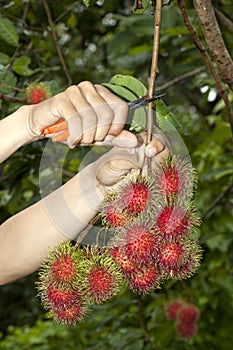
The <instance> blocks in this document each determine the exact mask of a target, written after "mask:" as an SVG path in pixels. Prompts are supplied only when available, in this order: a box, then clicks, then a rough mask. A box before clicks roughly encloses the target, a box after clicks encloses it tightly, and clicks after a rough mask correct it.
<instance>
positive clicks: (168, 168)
mask: <svg viewBox="0 0 233 350" xmlns="http://www.w3.org/2000/svg"><path fill="white" fill-rule="evenodd" d="M155 183H156V186H157V187H158V189H159V191H160V192H163V193H164V194H165V197H166V199H167V200H170V199H172V200H174V198H180V199H181V198H182V200H183V201H184V200H185V201H187V200H188V201H190V199H191V197H192V192H193V187H194V183H195V177H194V169H193V167H192V165H191V163H190V161H189V160H182V159H181V158H179V157H177V156H171V155H169V156H168V158H167V159H166V160H165V161H164V162H163V163H162V165H161V166H160V168H158V170H157V171H156V174H155Z"/></svg>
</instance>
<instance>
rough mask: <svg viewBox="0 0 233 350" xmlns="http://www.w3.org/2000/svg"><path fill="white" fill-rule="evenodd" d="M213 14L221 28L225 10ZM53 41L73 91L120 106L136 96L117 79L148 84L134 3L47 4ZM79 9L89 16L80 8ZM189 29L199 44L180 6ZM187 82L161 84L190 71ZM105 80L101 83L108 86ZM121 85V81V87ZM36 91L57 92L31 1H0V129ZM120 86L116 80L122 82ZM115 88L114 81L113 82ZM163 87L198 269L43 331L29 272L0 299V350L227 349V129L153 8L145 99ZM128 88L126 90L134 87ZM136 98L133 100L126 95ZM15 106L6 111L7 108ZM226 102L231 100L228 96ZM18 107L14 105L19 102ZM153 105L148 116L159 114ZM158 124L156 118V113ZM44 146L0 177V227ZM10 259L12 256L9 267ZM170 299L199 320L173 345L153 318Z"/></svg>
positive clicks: (231, 172) (145, 37) (169, 20)
mask: <svg viewBox="0 0 233 350" xmlns="http://www.w3.org/2000/svg"><path fill="white" fill-rule="evenodd" d="M212 3H213V5H214V6H215V7H216V8H217V9H218V10H220V11H221V12H222V13H224V14H225V15H226V16H227V17H228V18H229V19H230V20H231V21H233V4H232V1H231V0H224V1H223V0H214V1H212ZM47 4H48V6H49V9H50V12H51V17H52V20H53V23H54V29H55V32H56V36H57V42H58V44H59V47H60V48H61V52H62V54H63V56H64V60H65V64H66V66H67V68H68V72H69V75H70V77H71V79H72V81H73V83H78V82H80V81H82V80H90V81H92V82H94V83H95V82H98V83H105V84H106V86H108V87H109V88H111V89H112V90H113V91H114V88H115V89H116V90H117V91H115V92H116V93H118V94H119V95H120V96H122V97H123V98H125V99H127V100H129V99H131V97H133V96H134V95H135V96H138V95H140V93H139V91H137V87H135V89H134V90H132V91H131V90H130V89H127V90H126V89H125V87H124V84H123V88H121V85H122V84H121V82H119V79H120V78H121V77H122V76H123V75H130V76H132V77H134V78H136V79H138V80H139V81H140V82H141V83H142V84H143V85H144V86H147V84H148V77H149V74H150V64H151V52H152V41H153V16H152V15H151V10H152V9H151V7H150V5H149V1H144V2H143V4H144V7H145V8H147V9H146V11H145V12H143V11H136V12H135V13H134V12H133V8H134V1H123V0H111V1H110V0H105V1H97V2H96V1H83V3H82V2H81V1H70V0H69V1H68V0H65V1H62V2H60V1H57V0H53V1H49V0H47ZM86 5H87V6H90V7H86ZM187 6H188V12H189V15H190V19H191V20H192V22H193V24H194V25H195V27H196V29H197V32H198V34H199V35H200V37H201V39H202V40H203V37H202V33H201V30H200V27H199V25H198V20H197V16H196V15H195V11H194V8H193V5H192V2H191V1H187ZM221 30H222V34H223V37H224V39H225V41H226V46H227V47H228V49H229V50H230V54H231V55H232V53H233V47H232V32H230V30H229V29H228V28H227V27H225V26H224V24H222V23H221ZM197 68H202V69H200V71H199V72H198V73H196V74H194V75H190V76H189V78H186V79H180V80H179V81H178V82H174V83H171V82H172V81H173V79H174V78H177V77H181V76H182V75H183V74H184V73H187V72H190V71H192V70H193V69H197ZM111 79H112V80H111ZM123 80H124V79H123ZM37 81H47V83H48V84H49V85H50V87H51V91H52V93H53V94H55V93H57V92H59V91H62V90H64V89H65V88H66V87H67V84H68V81H67V77H66V76H65V74H64V69H63V67H62V65H61V62H60V60H59V56H58V54H57V50H56V45H55V43H54V38H53V36H52V35H51V30H50V28H49V25H48V19H47V17H46V14H45V11H44V7H43V1H38V0H31V1H21V0H15V1H12V2H9V1H5V0H2V1H1V16H0V93H1V94H4V95H6V96H9V97H10V98H11V100H7V99H6V98H5V99H4V98H2V99H1V100H0V107H1V114H0V117H1V118H3V117H5V116H6V115H8V114H10V113H11V112H13V111H14V110H15V109H17V108H18V107H19V106H20V105H22V104H24V103H25V88H26V87H27V85H28V84H29V83H31V82H37ZM124 81H125V80H124ZM123 83H124V82H123ZM167 83H170V85H169V87H168V88H166V92H167V96H166V97H165V98H164V102H165V103H166V106H167V107H166V108H165V110H166V113H168V115H169V116H171V117H172V118H174V120H175V121H176V128H177V130H178V131H179V133H180V135H181V137H182V138H183V140H184V141H185V144H186V146H187V148H188V150H189V153H190V156H191V159H192V162H193V165H194V167H195V168H196V169H197V175H198V189H197V191H196V194H195V201H196V205H197V207H198V210H199V214H200V217H201V218H202V219H203V222H202V226H201V229H200V243H201V245H202V247H203V250H204V256H203V262H202V266H201V268H200V270H199V271H198V273H197V274H196V275H195V276H194V277H193V278H191V279H189V280H187V281H185V283H180V282H169V283H167V284H166V285H165V286H163V288H162V289H161V290H159V291H156V292H155V293H153V294H152V295H151V296H146V297H143V298H142V307H139V305H140V304H139V303H138V300H137V297H136V296H135V295H133V294H132V293H130V292H128V291H123V292H122V293H121V294H120V295H118V296H117V297H116V298H114V299H113V300H111V301H109V302H108V303H106V304H104V305H101V306H98V307H96V308H95V310H94V312H92V314H91V315H90V318H89V319H87V321H86V322H85V323H82V324H80V325H79V326H77V327H76V328H71V329H69V328H68V329H67V328H65V327H61V326H58V325H56V324H55V323H54V322H52V321H48V320H47V317H46V315H45V314H44V311H43V310H42V308H41V306H40V304H39V301H38V299H37V298H36V291H35V288H34V280H35V278H36V273H35V274H33V275H32V276H29V277H25V278H23V279H21V280H20V281H17V282H15V283H12V284H9V285H7V286H2V287H1V288H0V309H1V313H0V331H1V333H0V334H1V338H0V348H1V349H2V350H4V349H17V350H21V349H22V350H23V349H25V350H26V349H29V348H30V349H40V350H44V349H49V350H50V349H51V350H52V349H67V350H68V349H72V350H73V349H79V350H82V349H85V350H88V349H90V350H94V349H102V350H105V349H106V350H107V349H113V350H121V349H122V350H123V349H124V350H130V349H133V350H135V349H137V350H140V349H143V350H147V349H148V350H153V349H160V350H162V349H164V350H165V349H169V350H173V349H174V350H175V349H176V350H177V349H179V350H183V349H184V350H186V349H198V350H202V349H206V348H208V349H210V350H220V349H221V350H231V349H232V344H233V333H232V322H233V316H232V315H233V292H232V291H233V269H232V262H233V249H232V248H233V196H232V193H233V191H232V186H231V185H232V183H233V158H232V142H231V132H230V127H229V123H228V120H227V116H226V112H225V109H224V104H223V102H222V100H221V99H220V97H219V96H218V95H217V94H216V87H215V83H214V81H213V79H212V77H211V75H210V74H209V72H208V70H207V68H206V67H205V65H204V63H203V61H202V58H201V56H200V54H199V52H198V51H197V49H196V47H195V46H194V45H193V43H192V40H191V38H190V36H189V33H188V32H187V29H186V27H185V26H184V24H183V21H182V17H181V14H180V12H179V9H178V6H177V3H176V2H175V1H172V2H171V3H170V5H169V6H164V7H163V17H162V30H161V43H160V53H159V73H158V77H157V80H156V90H160V89H161V88H163V86H167V85H164V84H167ZM136 86H138V85H137V84H136ZM137 93H138V95H137ZM16 98H17V99H18V100H16ZM229 98H230V100H231V101H232V100H233V96H232V93H229ZM20 99H22V100H20ZM163 107H164V106H161V105H160V106H158V110H159V111H163ZM161 113H163V112H161ZM43 148H44V142H37V143H34V144H31V145H26V146H24V147H23V148H21V149H20V150H18V151H17V152H16V153H15V154H13V155H12V156H11V157H10V158H9V159H7V160H6V161H5V162H4V163H3V164H2V165H1V167H0V180H1V187H0V205H1V213H0V219H1V221H4V220H6V219H7V218H8V217H10V216H11V215H13V214H14V213H16V212H19V211H20V210H22V209H23V208H25V207H27V206H29V205H31V204H32V203H34V202H36V201H38V200H39V199H40V193H39V186H38V176H39V174H38V171H39V165H40V157H41V154H42V152H43ZM81 153H82V150H80V148H77V149H75V150H72V151H71V153H70V155H69V157H68V161H67V165H66V166H67V168H66V170H67V171H66V174H64V181H66V180H68V179H69V177H70V176H72V174H73V173H75V171H76V169H77V167H78V165H79V159H80V157H81V156H83V154H81ZM13 258H14V257H12V259H13ZM177 296H180V297H183V298H185V299H187V300H188V301H191V302H193V303H195V304H196V305H197V306H198V307H199V309H200V314H201V316H200V320H199V323H198V325H199V328H198V333H197V335H196V336H195V337H194V338H193V339H191V340H189V341H184V340H182V339H181V338H179V336H177V334H176V332H175V328H174V324H173V323H172V321H167V320H166V318H165V314H164V308H165V304H166V302H167V301H169V300H170V299H172V298H175V297H177Z"/></svg>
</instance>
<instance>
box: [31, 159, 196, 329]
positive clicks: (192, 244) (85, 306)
mask: <svg viewBox="0 0 233 350" xmlns="http://www.w3.org/2000/svg"><path fill="white" fill-rule="evenodd" d="M194 183H195V180H194V170H193V168H192V166H191V165H190V164H189V163H188V162H185V161H183V160H181V159H180V158H178V157H175V156H169V157H168V158H167V159H166V160H165V161H164V162H163V163H162V164H158V167H157V168H156V170H153V171H152V170H151V171H150V173H147V174H143V173H142V172H141V171H132V172H131V173H130V174H128V175H127V176H125V177H124V178H123V179H122V180H121V181H120V182H119V183H118V184H116V185H115V186H113V187H112V190H111V191H109V192H108V194H107V196H106V198H105V200H104V203H103V206H102V208H101V217H102V224H103V226H104V228H105V231H106V233H107V232H108V233H109V232H110V240H109V242H108V244H106V246H105V247H103V248H100V247H96V246H94V247H85V246H80V245H77V244H76V245H72V244H71V243H70V242H66V243H63V244H61V245H59V246H58V247H57V249H55V250H54V251H52V252H51V254H50V255H49V256H48V258H47V259H46V260H45V262H44V264H43V266H42V268H41V270H40V274H39V281H38V283H37V286H38V290H39V295H40V297H41V299H42V303H43V305H44V306H45V308H46V309H47V310H48V311H49V315H50V316H51V317H53V318H54V319H55V320H57V321H58V322H60V323H63V324H66V325H74V324H76V323H77V322H78V321H81V320H83V319H84V317H85V316H86V315H87V313H88V311H89V310H90V308H91V306H92V305H93V304H100V303H103V302H105V301H106V300H108V299H109V298H111V297H113V296H114V295H116V294H117V293H118V291H119V290H120V289H121V287H122V283H123V282H124V283H126V285H127V286H128V287H129V288H130V289H131V290H132V291H134V292H135V293H140V294H145V293H150V292H152V291H154V290H155V289H157V288H160V287H161V284H162V283H164V282H165V281H167V280H169V279H173V278H174V279H185V278H188V277H190V276H191V275H192V274H193V273H195V271H196V269H197V267H198V266H199V262H200V257H201V253H200V247H199V245H198V243H197V234H196V228H197V226H198V225H199V219H198V218H197V216H196V210H195V207H194V205H193V203H191V198H192V194H193V184H194ZM177 327H178V326H177ZM179 327H180V329H181V328H182V327H183V328H184V327H185V326H184V322H183V323H181V324H180V325H179ZM180 332H182V330H181V331H180Z"/></svg>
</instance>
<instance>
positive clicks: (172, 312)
mask: <svg viewBox="0 0 233 350" xmlns="http://www.w3.org/2000/svg"><path fill="white" fill-rule="evenodd" d="M182 305H183V302H182V301H181V300H173V301H171V302H170V303H169V304H168V305H167V306H166V309H165V314H166V316H167V319H168V320H175V319H176V317H177V314H178V311H179V310H180V309H181V307H182Z"/></svg>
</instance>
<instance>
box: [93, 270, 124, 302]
mask: <svg viewBox="0 0 233 350" xmlns="http://www.w3.org/2000/svg"><path fill="white" fill-rule="evenodd" d="M86 283H87V287H88V296H89V298H90V301H91V302H92V303H96V304H100V303H102V302H104V301H106V300H107V299H109V298H111V297H112V296H113V295H115V294H116V292H117V291H118V288H119V286H118V280H117V277H116V275H115V274H114V272H113V271H110V270H109V269H108V268H107V267H105V266H99V265H93V266H92V268H91V269H90V271H89V272H88V274H87V277H86Z"/></svg>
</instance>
